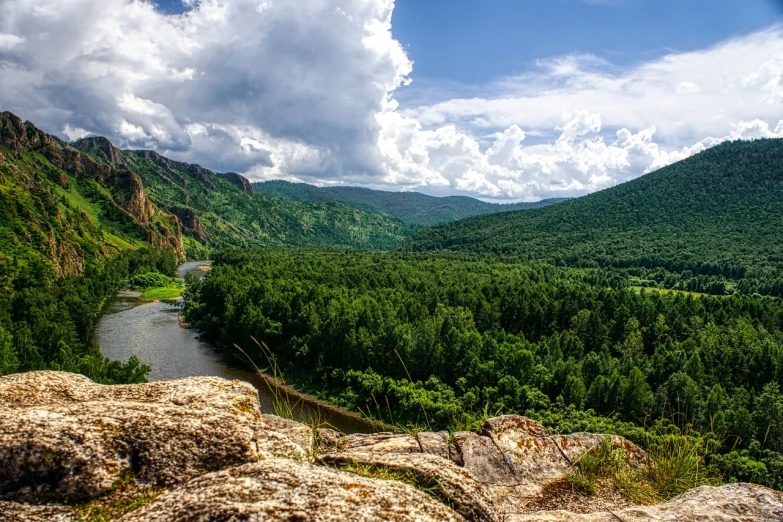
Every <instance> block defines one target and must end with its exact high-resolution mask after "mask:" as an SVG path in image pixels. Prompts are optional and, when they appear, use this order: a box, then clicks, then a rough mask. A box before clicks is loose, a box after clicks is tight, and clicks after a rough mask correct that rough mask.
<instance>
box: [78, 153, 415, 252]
mask: <svg viewBox="0 0 783 522" xmlns="http://www.w3.org/2000/svg"><path fill="white" fill-rule="evenodd" d="M73 146H74V147H75V148H77V149H79V150H81V151H84V152H87V153H88V154H90V155H91V156H93V157H95V158H98V160H99V161H101V162H103V163H105V164H109V165H114V166H119V167H122V168H128V169H130V170H132V171H133V172H135V173H137V174H138V175H139V177H140V179H141V180H142V182H143V184H144V187H145V189H146V191H147V193H148V194H149V197H150V199H151V200H152V201H153V202H155V204H157V205H159V206H160V207H161V208H164V209H166V210H167V211H168V212H170V213H172V214H173V215H175V216H177V218H178V219H179V221H180V223H181V224H182V227H183V233H184V234H185V236H186V238H185V244H186V247H187V246H191V248H198V246H199V245H210V246H215V247H220V246H227V247H231V248H239V247H259V246H270V245H277V246H280V245H296V246H319V247H355V248H391V247H394V246H396V245H397V244H398V243H400V242H401V241H402V240H403V239H405V238H406V237H408V236H410V235H412V234H413V233H414V232H415V231H416V228H415V227H413V226H411V225H409V224H405V223H402V222H401V221H398V220H396V219H392V218H389V217H385V216H379V215H377V214H375V213H372V212H366V211H363V210H360V209H355V208H352V207H350V206H348V205H343V204H339V203H302V202H298V201H286V200H281V199H278V198H274V197H270V196H267V195H265V194H260V193H256V191H255V190H254V189H253V186H252V185H251V183H250V182H249V181H248V180H247V179H246V178H244V177H243V176H241V175H239V174H236V173H233V172H229V173H225V174H217V173H215V172H212V171H211V170H208V169H205V168H203V167H201V166H199V165H191V164H187V163H182V162H178V161H173V160H170V159H168V158H165V157H163V156H161V155H159V154H157V153H156V152H153V151H147V150H141V151H139V150H135V151H126V150H118V149H116V148H115V147H114V146H113V145H112V144H111V143H110V142H109V141H108V140H106V139H105V138H85V139H82V140H79V141H77V142H76V143H74V144H73Z"/></svg>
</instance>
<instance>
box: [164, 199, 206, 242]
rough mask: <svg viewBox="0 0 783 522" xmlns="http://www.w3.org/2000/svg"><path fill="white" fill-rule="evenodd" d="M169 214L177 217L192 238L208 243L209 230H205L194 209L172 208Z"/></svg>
mask: <svg viewBox="0 0 783 522" xmlns="http://www.w3.org/2000/svg"><path fill="white" fill-rule="evenodd" d="M169 212H171V213H172V214H174V215H175V216H177V219H179V222H180V223H182V228H183V229H184V230H185V232H186V233H187V234H188V235H189V236H190V237H192V238H194V239H198V240H199V241H206V240H207V239H209V236H208V234H207V230H206V229H205V228H204V225H203V224H202V223H201V220H200V219H199V217H198V216H197V215H196V212H195V211H194V210H193V209H192V208H188V207H171V208H170V209H169Z"/></svg>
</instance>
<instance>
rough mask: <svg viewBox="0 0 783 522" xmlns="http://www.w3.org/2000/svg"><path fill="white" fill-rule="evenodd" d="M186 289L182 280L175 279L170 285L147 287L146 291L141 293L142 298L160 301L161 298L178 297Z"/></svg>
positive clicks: (143, 299)
mask: <svg viewBox="0 0 783 522" xmlns="http://www.w3.org/2000/svg"><path fill="white" fill-rule="evenodd" d="M184 290H185V287H184V284H183V283H182V281H174V282H172V283H171V284H169V285H168V286H161V287H155V288H145V289H144V293H143V294H141V300H142V301H159V300H161V299H176V298H178V297H182V292H183V291H184Z"/></svg>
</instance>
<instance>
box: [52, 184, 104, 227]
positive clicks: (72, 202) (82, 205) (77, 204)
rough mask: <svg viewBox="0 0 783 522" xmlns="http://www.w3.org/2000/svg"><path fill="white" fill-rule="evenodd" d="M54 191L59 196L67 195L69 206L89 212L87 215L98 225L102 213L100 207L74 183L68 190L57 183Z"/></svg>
mask: <svg viewBox="0 0 783 522" xmlns="http://www.w3.org/2000/svg"><path fill="white" fill-rule="evenodd" d="M54 191H55V194H57V195H58V196H64V197H65V199H66V201H67V202H68V206H69V207H71V209H77V208H78V209H79V210H80V211H82V212H84V213H85V214H87V217H89V218H90V219H91V220H92V221H93V222H94V223H95V224H96V225H97V224H99V223H100V221H99V219H98V216H99V215H100V211H99V209H98V207H97V206H96V205H95V203H93V202H92V201H90V200H88V199H87V198H85V197H84V196H83V195H82V194H81V193H80V192H79V191H78V190H77V189H76V187H75V186H74V185H72V186H71V187H70V188H69V189H68V190H66V189H64V188H62V187H60V186H59V185H55V187H54Z"/></svg>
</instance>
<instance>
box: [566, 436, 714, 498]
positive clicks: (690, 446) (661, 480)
mask: <svg viewBox="0 0 783 522" xmlns="http://www.w3.org/2000/svg"><path fill="white" fill-rule="evenodd" d="M647 446H648V451H647V462H646V463H645V464H644V465H643V466H642V467H641V468H634V467H633V466H631V465H630V464H629V463H628V461H627V460H626V458H625V451H624V450H623V449H622V448H614V447H613V444H612V439H611V438H610V437H606V438H604V440H603V441H602V442H601V445H600V446H599V447H597V448H595V449H593V450H591V451H588V452H587V453H585V454H584V455H583V456H582V457H581V458H580V459H579V460H578V461H577V462H576V463H575V464H574V467H573V468H572V470H571V472H570V473H569V474H568V476H567V478H568V481H569V482H570V483H571V486H572V487H573V488H574V490H576V491H579V492H581V493H583V494H585V495H594V494H596V493H597V492H598V491H599V490H600V488H601V486H602V485H603V484H613V485H614V486H615V487H616V488H617V490H618V491H619V492H620V493H621V494H622V495H624V496H625V497H626V498H628V500H630V501H631V502H634V503H637V504H655V503H658V502H664V501H666V500H669V499H671V498H673V497H675V496H677V495H679V494H680V493H684V492H685V491H688V490H689V489H692V488H695V487H698V486H703V485H709V486H717V485H720V484H721V483H722V481H721V478H720V476H719V475H718V474H717V473H716V471H715V470H714V469H713V468H712V467H710V466H707V465H706V464H705V462H706V461H707V459H708V457H709V455H710V454H711V453H712V452H713V451H715V449H716V446H715V444H714V443H711V442H709V439H707V438H706V437H703V436H693V435H689V434H686V435H680V434H666V435H657V436H656V437H655V438H654V439H653V440H651V441H649V443H648V444H647Z"/></svg>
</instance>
